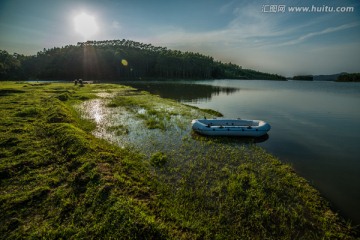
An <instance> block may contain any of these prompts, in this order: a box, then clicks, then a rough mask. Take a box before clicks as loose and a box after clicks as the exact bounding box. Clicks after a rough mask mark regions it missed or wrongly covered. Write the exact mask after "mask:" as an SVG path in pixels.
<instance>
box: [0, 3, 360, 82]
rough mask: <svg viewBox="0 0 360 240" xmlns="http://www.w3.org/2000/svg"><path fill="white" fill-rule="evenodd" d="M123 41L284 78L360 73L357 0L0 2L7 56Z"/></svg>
mask: <svg viewBox="0 0 360 240" xmlns="http://www.w3.org/2000/svg"><path fill="white" fill-rule="evenodd" d="M291 7H309V9H310V10H313V12H301V13H299V12H297V13H296V12H291V9H290V8H291ZM347 7H349V9H347ZM331 10H333V11H334V12H330V11H331ZM337 10H338V12H336V11H337ZM305 11H306V10H305ZM314 11H315V12H314ZM339 11H340V12H339ZM344 11H345V12H344ZM346 11H350V12H346ZM123 38H125V39H129V40H134V41H139V42H144V43H151V44H152V45H155V46H165V47H168V48H170V49H177V50H182V51H193V52H199V53H202V54H205V55H210V56H213V57H214V58H215V59H217V60H220V61H223V62H232V63H236V64H239V65H241V66H243V67H244V68H251V69H255V70H259V71H266V72H270V73H278V74H282V75H285V76H293V75H298V74H333V73H339V72H360V1H359V0H255V1H245V0H179V1H175V0H152V1H150V0H99V1H95V0H0V49H3V50H7V51H8V52H10V53H14V52H17V53H22V54H26V55H29V54H36V53H37V52H38V51H41V50H43V49H44V48H52V47H61V46H65V45H69V44H71V45H75V44H76V43H77V42H79V41H86V40H111V39H123Z"/></svg>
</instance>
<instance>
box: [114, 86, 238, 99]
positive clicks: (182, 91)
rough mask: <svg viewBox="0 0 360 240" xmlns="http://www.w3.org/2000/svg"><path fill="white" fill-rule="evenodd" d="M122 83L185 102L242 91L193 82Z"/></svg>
mask: <svg viewBox="0 0 360 240" xmlns="http://www.w3.org/2000/svg"><path fill="white" fill-rule="evenodd" d="M121 84H124V85H128V86H131V87H134V88H136V89H138V90H141V91H147V92H150V93H152V94H156V95H159V96H160V97H163V98H171V99H175V100H177V101H180V102H185V103H199V102H207V101H210V100H211V98H212V97H214V96H219V95H220V94H225V95H230V94H233V93H235V92H238V91H240V88H235V87H222V86H212V85H200V84H194V83H191V82H157V81H152V82H134V81H132V82H130V81H129V82H121Z"/></svg>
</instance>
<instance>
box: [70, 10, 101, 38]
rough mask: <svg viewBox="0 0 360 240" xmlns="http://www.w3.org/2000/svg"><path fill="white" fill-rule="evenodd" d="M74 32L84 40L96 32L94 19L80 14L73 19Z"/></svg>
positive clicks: (96, 26) (96, 27)
mask: <svg viewBox="0 0 360 240" xmlns="http://www.w3.org/2000/svg"><path fill="white" fill-rule="evenodd" d="M74 24H75V31H76V32H77V33H79V34H80V35H82V36H83V37H84V38H85V39H86V40H89V39H88V38H89V37H91V36H93V35H95V34H96V33H97V32H98V25H97V23H96V21H95V17H94V16H91V15H88V14H86V13H84V12H83V13H81V14H80V15H77V16H76V17H75V18H74Z"/></svg>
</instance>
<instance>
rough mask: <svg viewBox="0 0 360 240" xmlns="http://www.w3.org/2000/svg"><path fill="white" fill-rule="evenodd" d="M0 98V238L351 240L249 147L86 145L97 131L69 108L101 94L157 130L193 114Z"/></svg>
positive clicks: (156, 104)
mask: <svg viewBox="0 0 360 240" xmlns="http://www.w3.org/2000/svg"><path fill="white" fill-rule="evenodd" d="M1 89H13V90H12V92H11V93H6V94H3V95H2V96H1V98H0V116H1V118H0V156H1V158H0V159H1V160H0V212H1V214H0V223H1V224H0V236H1V238H3V239H24V238H25V239H27V238H30V239H31V238H45V239H88V238H94V239H101V238H115V239H352V238H354V234H355V233H354V230H353V228H352V226H351V225H350V224H346V223H344V222H343V221H342V220H341V219H340V218H339V217H338V216H337V215H336V214H334V213H333V212H332V211H331V210H330V208H329V207H328V203H327V202H326V201H325V200H324V199H323V198H321V196H319V193H318V192H317V191H316V190H315V189H314V188H312V187H311V186H310V185H309V184H308V183H307V181H305V180H304V179H303V178H300V177H299V176H297V175H296V173H295V172H294V171H293V170H292V169H291V168H290V167H289V166H287V165H284V164H282V163H281V162H280V161H279V160H277V159H276V158H274V157H273V156H271V155H269V154H267V153H266V152H265V151H264V150H262V149H261V148H259V147H256V146H254V145H252V144H243V143H242V142H240V141H238V140H236V139H228V138H210V139H208V138H204V137H201V136H198V135H196V134H191V133H190V132H186V135H184V136H183V137H181V138H180V143H179V144H178V145H175V147H174V148H167V149H164V150H159V149H160V148H161V146H160V145H161V144H160V145H159V146H155V147H154V148H153V152H152V153H151V154H150V155H147V153H145V152H142V151H141V150H139V149H136V150H135V148H134V147H133V146H131V144H129V145H125V146H122V147H118V146H116V145H111V144H109V143H108V142H106V141H104V140H102V139H98V138H95V137H94V136H93V135H92V134H91V132H92V131H93V129H94V125H96V123H94V122H90V121H89V120H86V119H81V118H80V113H79V112H77V111H75V109H74V105H76V104H78V103H80V102H81V101H82V100H81V98H82V97H81V96H91V99H93V98H94V97H95V96H100V95H101V94H102V93H104V92H105V93H108V94H110V95H111V96H114V99H113V100H111V99H108V98H110V95H106V94H105V95H102V96H103V97H104V98H105V99H107V100H108V101H109V102H110V103H111V102H112V101H118V102H119V101H120V102H121V105H120V104H118V103H117V104H116V107H119V111H122V110H121V109H129V110H127V111H130V109H133V110H131V111H133V113H134V116H135V117H136V118H137V119H140V120H141V119H142V118H141V117H140V116H139V115H141V114H144V115H148V116H156V118H158V119H160V120H161V121H163V122H164V123H165V125H166V126H167V124H169V123H168V121H173V119H176V118H185V119H191V118H192V117H194V114H195V112H193V111H198V112H197V113H196V114H198V115H199V114H204V112H202V111H201V110H196V109H193V108H190V107H187V106H184V105H180V104H178V103H176V102H174V101H170V100H169V101H167V100H163V101H162V100H160V98H158V97H155V96H152V95H149V94H146V93H141V94H132V95H131V94H130V95H127V92H126V91H129V89H128V88H126V87H121V86H117V85H95V84H91V85H85V86H84V87H81V88H80V87H79V86H74V85H73V84H64V83H62V84H58V83H56V84H55V83H54V84H46V85H41V84H36V85H30V84H26V83H18V84H15V83H10V82H7V83H4V84H3V85H2V86H1V87H0V90H1ZM17 89H18V90H19V91H18V92H17ZM130 92H132V91H130ZM64 93H65V96H66V97H60V98H59V96H62V94H64ZM132 93H133V92H132ZM154 100H155V101H154ZM124 102H125V103H124ZM120 106H121V107H120ZM104 107H106V106H104ZM110 107H111V105H108V108H109V109H113V108H110ZM142 109H143V111H142ZM139 110H141V111H140V112H139ZM20 112H21V114H19V113H20ZM173 123H177V122H176V121H173ZM173 123H172V124H173ZM112 126H113V128H114V129H112V130H113V131H115V132H116V130H117V129H118V130H119V131H122V129H127V127H126V126H123V125H121V124H113V125H112ZM144 126H145V125H144ZM186 129H187V128H182V131H180V132H181V133H184V132H185V130H186ZM124 131H126V130H124ZM148 131H155V132H158V133H161V134H166V133H167V131H168V130H167V128H166V127H165V128H164V130H162V131H159V130H149V129H148ZM128 134H131V132H129V133H128ZM121 136H123V135H122V134H121ZM144 141H147V139H144Z"/></svg>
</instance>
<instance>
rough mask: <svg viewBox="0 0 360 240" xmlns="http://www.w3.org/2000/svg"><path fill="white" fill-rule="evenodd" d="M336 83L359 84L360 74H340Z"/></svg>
mask: <svg viewBox="0 0 360 240" xmlns="http://www.w3.org/2000/svg"><path fill="white" fill-rule="evenodd" d="M336 81H337V82H360V73H345V74H341V75H340V76H339V77H338V78H337V79H336Z"/></svg>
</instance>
